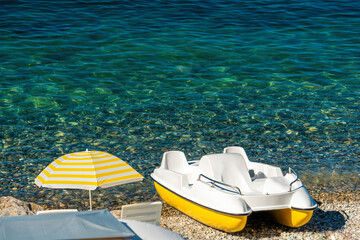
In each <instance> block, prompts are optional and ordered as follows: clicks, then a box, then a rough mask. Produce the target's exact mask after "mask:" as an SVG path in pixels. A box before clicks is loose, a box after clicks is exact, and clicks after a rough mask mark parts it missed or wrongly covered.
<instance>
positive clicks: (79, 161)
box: [35, 150, 144, 208]
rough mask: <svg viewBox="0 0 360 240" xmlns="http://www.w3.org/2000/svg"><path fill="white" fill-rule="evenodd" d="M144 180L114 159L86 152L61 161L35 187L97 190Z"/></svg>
mask: <svg viewBox="0 0 360 240" xmlns="http://www.w3.org/2000/svg"><path fill="white" fill-rule="evenodd" d="M143 178H144V177H143V176H142V175H141V174H139V173H138V172H137V171H136V170H135V169H133V168H132V167H130V166H129V165H128V164H127V163H126V162H124V161H123V160H121V159H120V158H118V157H116V156H114V155H111V154H109V153H106V152H101V151H88V150H86V151H84V152H76V153H70V154H66V155H64V156H61V157H59V158H58V159H56V160H55V161H53V162H52V163H51V164H50V165H49V166H47V167H46V168H45V169H44V170H43V171H42V172H41V173H40V174H39V176H37V177H36V179H35V183H36V185H38V186H39V187H48V188H64V189H65V188H67V189H85V190H95V189H96V188H97V187H101V188H107V187H112V186H116V185H122V184H126V183H132V182H138V181H141V180H142V179H143ZM89 193H90V192H89ZM90 198H91V195H90ZM90 203H91V199H90ZM90 208H91V205H90Z"/></svg>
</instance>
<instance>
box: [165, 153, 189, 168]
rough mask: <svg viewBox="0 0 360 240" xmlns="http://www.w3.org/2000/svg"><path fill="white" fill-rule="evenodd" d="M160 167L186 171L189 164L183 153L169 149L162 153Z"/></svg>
mask: <svg viewBox="0 0 360 240" xmlns="http://www.w3.org/2000/svg"><path fill="white" fill-rule="evenodd" d="M161 168H164V169H168V170H171V171H174V172H178V173H188V172H189V164H188V162H187V160H186V157H185V154H184V153H183V152H181V151H169V152H165V153H164V154H163V158H162V161H161Z"/></svg>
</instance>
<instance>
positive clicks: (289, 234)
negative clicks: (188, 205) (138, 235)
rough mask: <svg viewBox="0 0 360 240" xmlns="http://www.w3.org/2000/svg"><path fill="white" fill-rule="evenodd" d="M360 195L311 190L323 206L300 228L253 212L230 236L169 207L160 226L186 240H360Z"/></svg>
mask: <svg viewBox="0 0 360 240" xmlns="http://www.w3.org/2000/svg"><path fill="white" fill-rule="evenodd" d="M359 193H360V192H359V191H348V190H346V191H342V190H339V191H337V192H326V191H315V190H310V194H311V195H312V196H313V198H314V199H315V200H316V201H318V203H319V205H320V206H319V208H318V209H317V210H316V211H315V212H314V215H313V217H312V219H311V220H310V222H309V223H307V224H306V225H304V226H302V227H300V228H290V227H286V226H281V225H279V224H277V223H276V222H273V221H272V220H271V219H270V218H268V216H267V215H266V214H263V213H256V214H254V213H253V214H252V215H251V216H250V217H249V218H248V222H247V224H246V227H245V228H244V229H243V230H242V231H241V232H238V233H231V234H230V233H225V232H222V231H219V230H216V229H213V228H210V227H207V226H205V225H203V224H201V223H199V222H197V221H195V220H194V219H191V218H190V217H188V216H186V215H184V214H182V213H181V212H179V211H178V210H176V209H174V208H172V207H170V206H169V205H167V204H164V207H163V213H162V218H161V226H162V227H165V228H168V229H170V230H172V231H175V232H177V233H179V234H181V235H182V236H183V237H184V238H185V239H213V240H216V239H313V240H315V239H359V236H360V208H359V203H360V194H359Z"/></svg>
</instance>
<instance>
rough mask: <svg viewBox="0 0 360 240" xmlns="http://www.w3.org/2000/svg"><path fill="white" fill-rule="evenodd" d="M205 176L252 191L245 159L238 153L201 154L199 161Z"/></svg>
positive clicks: (242, 189)
mask: <svg viewBox="0 0 360 240" xmlns="http://www.w3.org/2000/svg"><path fill="white" fill-rule="evenodd" d="M199 168H200V172H201V173H202V174H204V175H205V176H207V177H209V178H212V179H214V180H216V181H220V182H223V183H226V184H229V185H233V186H237V187H239V188H240V190H241V191H242V192H252V191H254V190H253V189H252V188H251V184H252V181H251V178H250V174H249V170H248V168H247V166H246V163H245V160H244V158H243V157H242V155H240V154H234V153H229V154H211V155H206V156H203V157H202V158H201V159H200V163H199Z"/></svg>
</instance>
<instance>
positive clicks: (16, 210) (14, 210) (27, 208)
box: [0, 196, 44, 217]
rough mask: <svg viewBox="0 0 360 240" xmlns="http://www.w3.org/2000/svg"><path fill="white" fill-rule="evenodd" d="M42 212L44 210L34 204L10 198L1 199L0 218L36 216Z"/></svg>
mask: <svg viewBox="0 0 360 240" xmlns="http://www.w3.org/2000/svg"><path fill="white" fill-rule="evenodd" d="M40 210H44V209H43V208H42V207H41V206H39V205H37V204H35V203H32V202H24V201H21V200H19V199H16V198H14V197H10V196H7V197H0V217H10V216H19V215H34V214H36V212H37V211H40Z"/></svg>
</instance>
